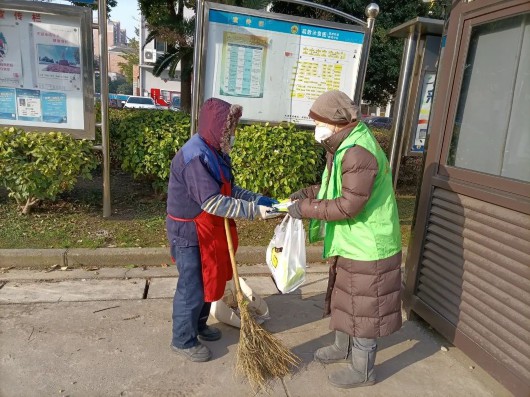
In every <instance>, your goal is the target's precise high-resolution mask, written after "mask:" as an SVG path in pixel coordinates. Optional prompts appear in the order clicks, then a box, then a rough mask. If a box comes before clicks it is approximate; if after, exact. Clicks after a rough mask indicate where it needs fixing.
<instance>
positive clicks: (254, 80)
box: [201, 3, 365, 125]
mask: <svg viewBox="0 0 530 397" xmlns="http://www.w3.org/2000/svg"><path fill="white" fill-rule="evenodd" d="M205 11H206V14H205V37H206V39H205V49H206V51H205V52H204V54H203V58H202V59H203V68H202V73H201V81H202V84H203V85H202V87H201V91H202V101H204V100H205V99H208V98H210V97H216V98H220V99H223V100H226V101H227V102H230V103H236V104H239V105H241V106H243V117H242V120H246V121H262V122H282V121H289V122H294V123H296V124H301V125H313V122H312V120H311V119H310V118H309V117H308V113H309V109H310V107H311V105H312V103H313V102H314V100H315V99H316V98H317V97H318V96H319V95H320V94H322V93H323V92H326V91H329V90H341V91H344V92H345V93H347V94H348V95H349V96H350V97H351V98H353V97H354V94H355V90H356V87H357V78H358V74H359V66H360V61H361V56H362V51H363V43H364V39H365V31H364V29H363V28H362V27H359V26H353V25H346V24H338V23H332V22H325V21H315V20H310V19H305V18H297V17H290V16H287V15H283V14H274V13H269V12H264V11H254V10H248V9H241V8H238V7H231V6H226V5H220V4H214V3H206V10H205ZM249 11H250V13H249ZM317 22H318V24H317Z"/></svg>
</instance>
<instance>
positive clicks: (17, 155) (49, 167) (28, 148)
mask: <svg viewBox="0 0 530 397" xmlns="http://www.w3.org/2000/svg"><path fill="white" fill-rule="evenodd" d="M96 164H97V159H96V157H95V156H94V154H93V151H92V142H90V141H86V140H76V139H74V138H72V137H71V136H70V135H68V134H63V133H60V132H47V133H45V132H25V131H24V130H21V129H18V128H14V127H8V128H3V129H2V130H0V184H2V185H3V186H5V187H6V189H7V190H8V192H9V196H10V197H12V198H14V199H15V200H16V201H17V203H18V204H19V205H20V206H21V207H22V212H23V213H25V214H27V213H29V212H30V210H31V207H32V206H34V205H35V204H36V203H37V202H38V201H39V200H43V199H50V200H54V199H55V198H56V197H57V195H58V194H59V193H62V192H64V191H68V190H70V189H72V188H73V187H74V185H75V183H76V182H77V179H78V177H79V176H81V177H84V178H88V179H91V177H92V175H91V171H92V170H93V169H94V168H95V167H96Z"/></svg>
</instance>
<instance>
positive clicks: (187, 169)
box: [166, 134, 232, 247]
mask: <svg viewBox="0 0 530 397" xmlns="http://www.w3.org/2000/svg"><path fill="white" fill-rule="evenodd" d="M219 167H220V168H221V169H222V172H223V174H224V177H225V179H227V180H229V181H232V170H231V166H230V157H229V156H228V155H227V154H223V153H220V152H218V151H216V150H215V149H213V148H212V149H211V148H210V147H208V145H207V143H206V142H205V141H204V139H202V138H201V137H200V136H199V134H195V135H194V136H193V137H192V138H191V139H190V140H189V141H188V142H186V143H185V144H184V146H183V147H182V148H181V149H180V150H179V151H178V152H177V154H176V155H175V157H174V158H173V161H172V162H171V173H170V176H169V186H168V199H167V213H168V214H170V215H172V216H174V217H176V218H184V219H193V218H195V217H196V216H197V215H199V214H200V213H201V211H202V210H201V206H202V204H203V203H204V202H205V201H206V200H207V199H209V198H210V197H212V196H214V195H217V194H220V193H221V185H222V179H221V175H220V169H219ZM166 226H167V236H168V240H169V241H170V243H171V244H173V245H176V246H179V247H186V246H194V245H198V240H197V230H196V228H195V224H194V223H193V222H178V221H174V220H171V219H169V218H168V219H167V221H166Z"/></svg>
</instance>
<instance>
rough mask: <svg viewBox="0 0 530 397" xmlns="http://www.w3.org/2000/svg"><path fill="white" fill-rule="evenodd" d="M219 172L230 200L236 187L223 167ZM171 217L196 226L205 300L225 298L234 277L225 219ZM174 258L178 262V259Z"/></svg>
mask: <svg viewBox="0 0 530 397" xmlns="http://www.w3.org/2000/svg"><path fill="white" fill-rule="evenodd" d="M219 173H220V175H221V181H222V183H223V184H222V186H221V194H222V195H225V196H229V197H230V196H231V195H232V185H231V184H230V181H227V180H226V178H225V177H224V175H223V170H222V169H221V166H220V165H219ZM168 217H169V218H170V219H172V220H174V221H180V222H194V223H195V226H196V228H197V236H198V240H199V251H200V253H201V263H202V281H203V285H204V301H205V302H215V301H217V300H219V299H221V298H222V297H223V295H224V291H225V286H226V282H227V281H228V280H230V279H231V278H232V265H231V262H230V254H229V252H228V242H227V241H226V232H225V225H224V218H223V217H221V216H217V215H212V214H209V213H207V212H206V211H202V212H201V213H200V214H199V215H197V216H196V217H195V218H193V219H183V218H176V217H174V216H172V215H170V214H168ZM229 223H230V232H231V234H232V241H233V243H234V252H235V251H236V250H237V245H238V238H237V230H236V223H235V222H234V220H233V219H229ZM172 259H173V262H174V258H172Z"/></svg>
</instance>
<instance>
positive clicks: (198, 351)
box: [171, 343, 212, 362]
mask: <svg viewBox="0 0 530 397" xmlns="http://www.w3.org/2000/svg"><path fill="white" fill-rule="evenodd" d="M171 350H173V351H174V352H175V353H177V354H179V355H181V356H183V357H186V358H187V359H188V360H190V361H193V362H204V361H208V360H210V358H212V352H211V351H210V349H208V348H207V347H206V346H204V345H201V344H200V343H199V344H198V345H196V346H193V347H190V348H189V349H179V348H178V347H175V346H173V345H171Z"/></svg>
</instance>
